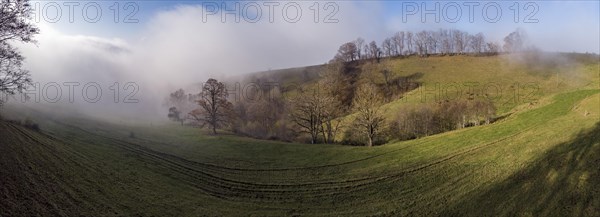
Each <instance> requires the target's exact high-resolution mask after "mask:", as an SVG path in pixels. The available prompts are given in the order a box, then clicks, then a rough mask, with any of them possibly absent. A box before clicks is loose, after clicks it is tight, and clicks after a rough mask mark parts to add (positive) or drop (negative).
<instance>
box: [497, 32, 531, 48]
mask: <svg viewBox="0 0 600 217" xmlns="http://www.w3.org/2000/svg"><path fill="white" fill-rule="evenodd" d="M526 38H527V35H526V33H525V31H523V30H522V29H517V30H515V31H514V32H511V33H510V34H508V35H507V36H506V37H504V46H503V47H502V48H503V49H504V51H505V52H508V53H512V52H519V51H522V50H523V48H524V46H525V40H526Z"/></svg>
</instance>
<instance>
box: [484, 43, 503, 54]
mask: <svg viewBox="0 0 600 217" xmlns="http://www.w3.org/2000/svg"><path fill="white" fill-rule="evenodd" d="M499 52H500V45H498V44H497V43H494V42H488V43H487V44H485V53H486V54H487V55H496V54H498V53H499Z"/></svg>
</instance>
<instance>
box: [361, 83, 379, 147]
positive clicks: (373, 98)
mask: <svg viewBox="0 0 600 217" xmlns="http://www.w3.org/2000/svg"><path fill="white" fill-rule="evenodd" d="M382 102H383V98H382V97H381V95H379V93H378V92H377V90H376V87H374V86H372V85H363V86H360V87H359V88H358V90H357V94H356V97H355V98H354V108H355V109H356V113H357V114H356V115H357V116H356V119H355V124H356V126H357V127H358V128H359V129H360V130H361V131H362V132H363V133H364V134H365V136H366V137H367V146H369V147H370V146H373V141H374V140H375V139H376V137H377V136H379V135H380V134H381V131H382V128H383V127H384V126H383V124H384V122H385V119H384V118H383V115H382V112H381V111H380V109H381V108H380V105H381V103H382Z"/></svg>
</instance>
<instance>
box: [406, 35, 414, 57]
mask: <svg viewBox="0 0 600 217" xmlns="http://www.w3.org/2000/svg"><path fill="white" fill-rule="evenodd" d="M405 40H406V48H407V49H408V55H411V54H412V53H413V42H414V41H413V33H412V32H406V39H405Z"/></svg>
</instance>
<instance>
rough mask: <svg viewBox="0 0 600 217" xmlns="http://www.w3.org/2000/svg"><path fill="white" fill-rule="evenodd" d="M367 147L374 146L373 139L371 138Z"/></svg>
mask: <svg viewBox="0 0 600 217" xmlns="http://www.w3.org/2000/svg"><path fill="white" fill-rule="evenodd" d="M367 146H369V147H371V146H373V137H372V136H369V143H367Z"/></svg>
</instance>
